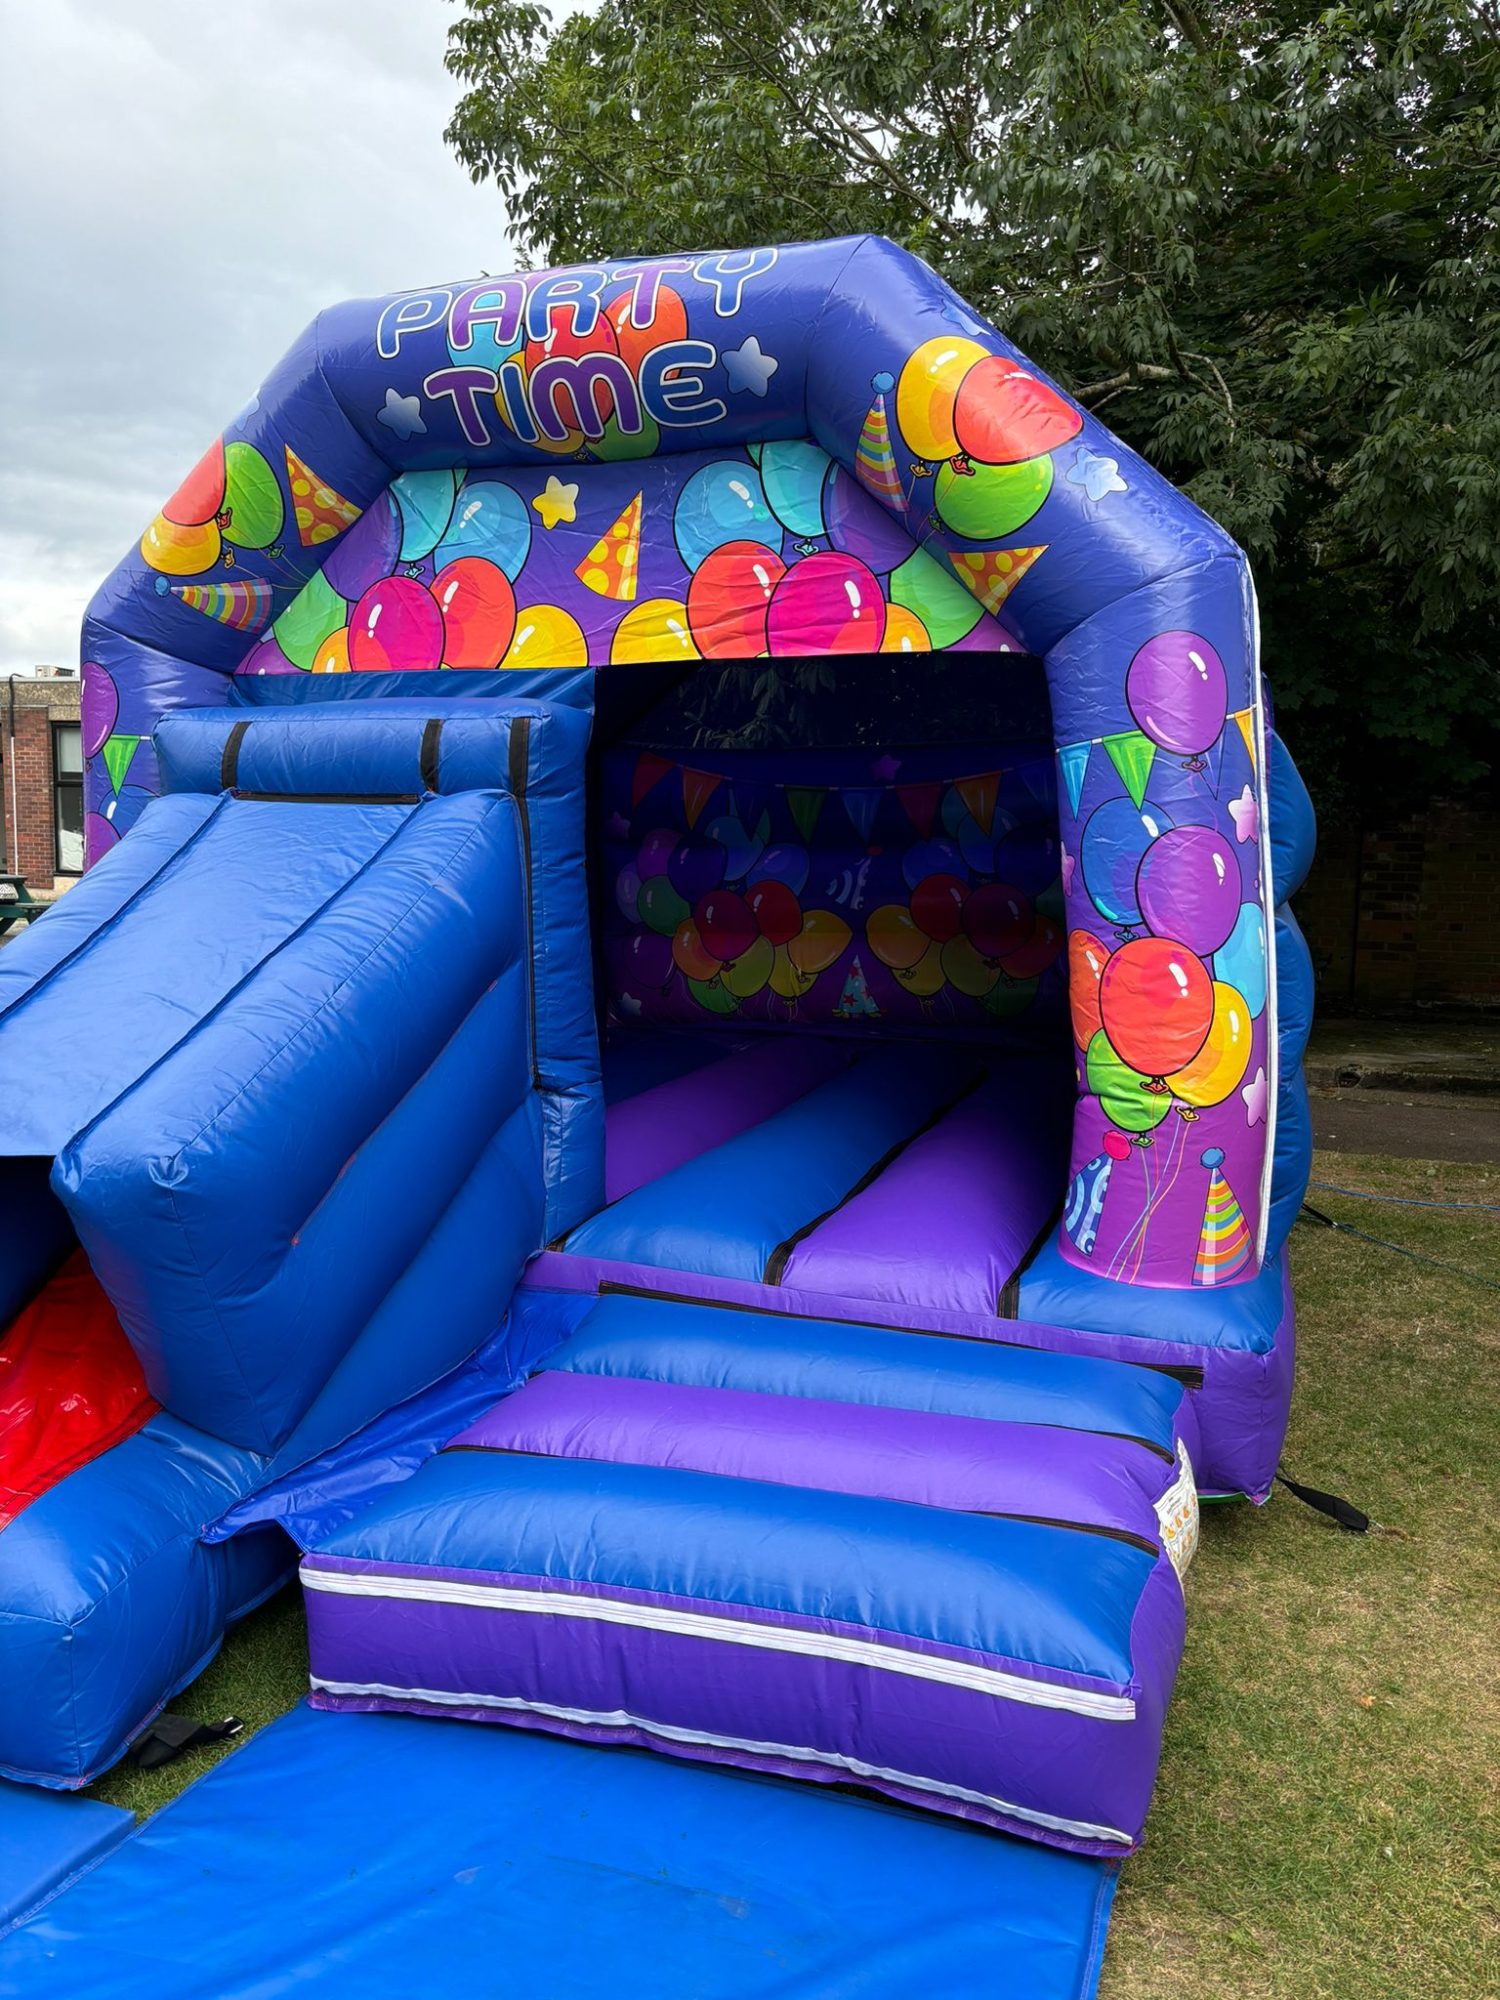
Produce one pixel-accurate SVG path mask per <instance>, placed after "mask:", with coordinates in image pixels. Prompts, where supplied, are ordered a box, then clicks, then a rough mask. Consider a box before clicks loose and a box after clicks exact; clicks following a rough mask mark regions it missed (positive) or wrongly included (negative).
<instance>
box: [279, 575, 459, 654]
mask: <svg viewBox="0 0 1500 2000" xmlns="http://www.w3.org/2000/svg"><path fill="white" fill-rule="evenodd" d="M278 636H279V635H278ZM284 643H285V642H284V641H283V644H284ZM442 662H443V614H442V613H441V612H440V611H439V610H438V607H437V604H436V602H435V601H434V599H433V595H432V592H431V591H430V590H429V589H428V588H427V586H426V585H425V584H423V583H418V582H417V580H416V579H415V578H414V577H408V576H388V577H384V578H382V580H381V581H380V582H379V583H375V584H371V586H370V588H369V589H368V590H367V591H366V592H365V594H364V596H363V597H362V598H361V599H360V600H359V603H358V604H357V605H356V606H355V607H354V611H353V613H352V615H351V616H350V619H349V664H350V666H351V667H352V668H353V669H354V671H355V672H356V673H358V674H378V673H415V672H420V671H422V670H423V669H425V668H430V667H439V666H441V665H442Z"/></svg>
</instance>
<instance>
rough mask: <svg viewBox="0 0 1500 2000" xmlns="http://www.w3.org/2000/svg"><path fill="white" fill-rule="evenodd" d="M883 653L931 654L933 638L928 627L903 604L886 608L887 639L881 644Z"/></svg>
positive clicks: (889, 605)
mask: <svg viewBox="0 0 1500 2000" xmlns="http://www.w3.org/2000/svg"><path fill="white" fill-rule="evenodd" d="M880 650H881V652H882V653H930V652H931V651H932V637H931V635H930V633H929V632H928V630H927V627H926V626H925V625H924V624H923V623H922V621H921V619H920V618H918V617H917V616H916V614H915V613H914V612H911V611H908V610H907V609H906V607H905V605H903V604H888V605H887V606H886V608H885V637H884V638H883V639H882V640H881V642H880Z"/></svg>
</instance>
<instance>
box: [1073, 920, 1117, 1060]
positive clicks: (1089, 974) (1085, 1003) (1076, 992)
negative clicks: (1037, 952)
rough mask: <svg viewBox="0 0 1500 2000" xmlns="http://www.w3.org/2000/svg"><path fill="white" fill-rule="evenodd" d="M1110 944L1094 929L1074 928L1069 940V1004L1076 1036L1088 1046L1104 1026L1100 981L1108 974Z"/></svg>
mask: <svg viewBox="0 0 1500 2000" xmlns="http://www.w3.org/2000/svg"><path fill="white" fill-rule="evenodd" d="M1108 957H1109V950H1108V947H1107V946H1106V945H1103V944H1101V943H1100V941H1099V939H1098V938H1096V937H1095V936H1094V934H1093V932H1092V931H1074V932H1073V933H1072V934H1071V936H1070V937H1069V939H1068V1005H1069V1007H1070V1008H1071V1010H1072V1014H1073V1039H1074V1041H1075V1042H1077V1044H1078V1046H1079V1048H1081V1049H1086V1048H1087V1047H1088V1045H1089V1043H1090V1042H1091V1041H1092V1040H1093V1039H1094V1037H1095V1035H1097V1034H1098V1032H1099V1030H1100V1029H1101V1028H1102V1027H1103V1025H1104V1022H1103V1019H1102V1018H1101V1016H1100V1013H1099V982H1100V981H1101V980H1102V979H1103V977H1104V966H1105V961H1106V960H1107V959H1108Z"/></svg>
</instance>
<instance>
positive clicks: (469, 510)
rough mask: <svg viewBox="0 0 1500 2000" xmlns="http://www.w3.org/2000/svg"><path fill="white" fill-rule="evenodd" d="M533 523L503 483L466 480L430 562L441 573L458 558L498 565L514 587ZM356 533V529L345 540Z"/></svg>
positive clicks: (517, 497)
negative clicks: (479, 559)
mask: <svg viewBox="0 0 1500 2000" xmlns="http://www.w3.org/2000/svg"><path fill="white" fill-rule="evenodd" d="M534 519H535V516H534V515H533V513H532V511H531V509H530V508H529V507H528V506H527V504H526V502H525V501H524V500H523V499H522V498H521V496H520V494H519V493H518V492H517V491H516V489H515V488H514V487H513V486H507V485H506V483H505V481H504V480H503V479H470V480H467V481H465V483H464V485H463V488H462V489H461V491H460V492H459V495H458V499H457V502H456V504H455V505H454V508H453V513H452V515H451V517H450V519H449V522H448V525H447V527H446V528H445V529H444V531H443V539H442V540H441V542H439V543H438V545H437V549H436V552H435V554H434V556H433V561H434V563H435V564H436V565H437V567H438V568H439V569H442V568H443V567H444V566H445V565H446V564H448V563H450V562H452V561H453V560H454V559H455V558H456V557H458V556H483V557H484V558H485V560H486V561H487V562H492V563H498V564H499V565H500V567H501V569H503V570H504V571H505V574H506V575H507V576H508V577H509V578H510V580H511V582H512V583H514V582H515V580H516V578H517V577H518V576H519V575H520V574H521V571H522V570H523V569H524V568H525V566H526V558H527V556H528V555H529V554H530V552H531V523H532V521H533V520H534ZM361 525H363V524H361ZM358 533H359V528H357V527H356V528H355V529H354V530H353V531H352V532H351V534H350V536H349V540H350V541H353V539H354V536H355V535H357V534H358Z"/></svg>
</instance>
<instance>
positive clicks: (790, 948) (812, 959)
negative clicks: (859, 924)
mask: <svg viewBox="0 0 1500 2000" xmlns="http://www.w3.org/2000/svg"><path fill="white" fill-rule="evenodd" d="M852 935H853V933H852V932H851V931H850V929H849V926H848V925H847V924H846V923H845V922H844V920H843V918H842V917H840V916H837V915H836V914H835V913H834V912H833V911H832V910H808V911H807V912H806V914H805V915H804V916H803V919H802V929H801V930H800V931H799V932H798V934H797V935H796V937H794V938H793V939H792V940H791V941H790V943H788V944H787V945H786V946H785V947H784V949H785V951H786V953H787V956H788V957H789V958H790V959H791V961H792V964H793V965H795V966H796V968H797V970H798V971H799V972H805V973H809V974H816V973H819V972H826V971H827V970H828V968H829V966H830V965H832V964H833V963H834V962H835V960H836V959H838V958H839V957H840V956H841V955H842V953H843V950H844V947H845V946H846V945H847V944H848V942H849V939H850V937H851V936H852Z"/></svg>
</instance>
